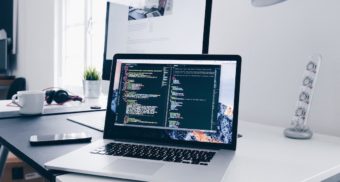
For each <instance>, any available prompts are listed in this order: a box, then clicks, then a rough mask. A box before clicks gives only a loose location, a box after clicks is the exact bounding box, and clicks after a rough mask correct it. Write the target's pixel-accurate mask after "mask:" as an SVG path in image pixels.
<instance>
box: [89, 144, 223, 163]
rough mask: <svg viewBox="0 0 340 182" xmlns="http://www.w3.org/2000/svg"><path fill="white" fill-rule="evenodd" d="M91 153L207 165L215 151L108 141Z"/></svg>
mask: <svg viewBox="0 0 340 182" xmlns="http://www.w3.org/2000/svg"><path fill="white" fill-rule="evenodd" d="M91 153H93V154H100V155H113V156H122V157H131V158H139V159H150V160H159V161H168V162H177V163H185V164H196V165H208V163H209V162H210V160H211V159H212V158H213V157H214V155H215V153H216V152H209V151H200V150H192V149H180V148H168V147H160V146H150V145H139V144H127V143H109V144H107V145H106V146H103V147H100V148H98V149H96V150H94V151H92V152H91Z"/></svg>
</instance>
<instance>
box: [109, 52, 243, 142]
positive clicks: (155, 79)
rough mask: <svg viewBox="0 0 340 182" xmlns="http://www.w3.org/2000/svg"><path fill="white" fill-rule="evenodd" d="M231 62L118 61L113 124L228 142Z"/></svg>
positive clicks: (174, 136) (177, 137) (233, 71)
mask: <svg viewBox="0 0 340 182" xmlns="http://www.w3.org/2000/svg"><path fill="white" fill-rule="evenodd" d="M236 70H237V62H236V61H214V60H211V61H197V60H192V61H190V60H186V61H184V60H181V61H179V60H147V59H145V60H123V59H121V60H119V59H118V60H117V63H116V70H115V76H114V80H113V83H114V84H113V88H111V89H112V92H113V94H112V101H111V107H110V109H111V112H112V113H114V116H115V118H114V119H113V121H112V124H113V125H115V126H116V127H120V128H122V127H123V128H127V127H128V128H132V129H133V128H134V129H135V131H138V130H142V129H147V128H149V129H154V130H158V131H162V132H161V133H163V134H160V135H159V136H158V137H161V138H165V139H166V138H168V139H170V140H179V141H191V142H204V143H220V144H231V143H232V142H233V141H232V136H233V135H232V134H233V133H232V131H233V130H232V126H233V124H234V123H233V113H234V112H233V110H234V105H235V104H234V102H235V92H236V78H237V77H236Z"/></svg>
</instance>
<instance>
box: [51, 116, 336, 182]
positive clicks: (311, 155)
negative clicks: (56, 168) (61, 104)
mask: <svg viewBox="0 0 340 182" xmlns="http://www.w3.org/2000/svg"><path fill="white" fill-rule="evenodd" d="M239 133H241V134H243V137H242V138H240V139H239V140H238V144H237V151H236V155H235V158H234V159H233V161H232V162H231V164H230V166H229V168H228V169H227V171H226V173H225V176H224V179H223V181H226V182H229V181H230V182H249V181H259V182H300V181H304V182H316V181H321V180H324V179H326V178H328V177H329V176H332V175H335V174H337V173H340V138H338V137H332V136H326V135H319V134H315V135H314V136H313V138H312V140H292V139H288V138H285V137H284V136H283V134H282V133H283V128H280V127H273V126H268V125H260V124H255V123H250V122H244V121H240V124H239ZM57 181H58V182H73V181H83V182H109V181H110V182H113V181H114V182H123V181H124V182H125V181H127V180H118V179H112V178H102V177H95V176H87V175H81V174H66V175H62V176H58V177H57Z"/></svg>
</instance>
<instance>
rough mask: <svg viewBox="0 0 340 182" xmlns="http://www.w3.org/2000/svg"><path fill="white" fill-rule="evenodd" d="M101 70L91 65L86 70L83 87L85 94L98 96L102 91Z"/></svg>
mask: <svg viewBox="0 0 340 182" xmlns="http://www.w3.org/2000/svg"><path fill="white" fill-rule="evenodd" d="M99 75H100V74H99V71H97V69H96V68H93V67H89V68H87V69H85V71H84V80H83V89H84V96H85V97H87V98H98V97H99V96H100V91H101V80H100V77H99Z"/></svg>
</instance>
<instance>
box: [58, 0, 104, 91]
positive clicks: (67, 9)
mask: <svg viewBox="0 0 340 182" xmlns="http://www.w3.org/2000/svg"><path fill="white" fill-rule="evenodd" d="M58 7H59V12H60V14H61V16H60V21H59V22H60V29H59V30H60V37H61V39H60V40H61V41H60V53H61V61H60V62H59V63H58V64H59V65H58V67H59V69H60V70H59V71H58V83H59V85H60V86H62V87H66V88H72V89H80V88H81V87H82V75H83V71H84V69H85V68H86V67H89V66H92V67H96V68H97V69H98V70H101V69H102V62H103V53H104V38H105V16H106V0H62V1H60V6H58Z"/></svg>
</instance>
